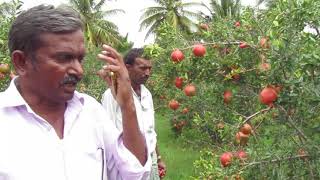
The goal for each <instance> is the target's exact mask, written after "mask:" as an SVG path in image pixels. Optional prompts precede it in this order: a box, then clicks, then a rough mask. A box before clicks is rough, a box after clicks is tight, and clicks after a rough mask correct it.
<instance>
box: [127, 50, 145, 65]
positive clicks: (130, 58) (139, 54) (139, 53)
mask: <svg viewBox="0 0 320 180" xmlns="http://www.w3.org/2000/svg"><path fill="white" fill-rule="evenodd" d="M143 53H144V49H143V48H132V49H130V51H129V52H128V53H127V54H126V56H125V57H124V63H125V64H133V63H134V61H135V59H136V58H144V59H146V60H149V58H146V57H144V54H143Z"/></svg>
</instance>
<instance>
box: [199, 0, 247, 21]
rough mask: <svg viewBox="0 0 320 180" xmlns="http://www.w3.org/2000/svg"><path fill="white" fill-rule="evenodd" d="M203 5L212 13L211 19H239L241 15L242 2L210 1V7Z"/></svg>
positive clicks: (233, 0)
mask: <svg viewBox="0 0 320 180" xmlns="http://www.w3.org/2000/svg"><path fill="white" fill-rule="evenodd" d="M203 5H204V6H205V7H206V8H207V9H208V11H210V13H211V18H225V17H230V18H231V17H232V18H238V17H239V15H240V8H241V3H240V0H210V6H209V7H208V6H207V5H205V4H204V3H203Z"/></svg>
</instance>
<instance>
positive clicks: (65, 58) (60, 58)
mask: <svg viewBox="0 0 320 180" xmlns="http://www.w3.org/2000/svg"><path fill="white" fill-rule="evenodd" d="M72 59H73V56H72V55H69V54H61V55H58V56H57V60H58V61H61V62H67V61H70V60H72Z"/></svg>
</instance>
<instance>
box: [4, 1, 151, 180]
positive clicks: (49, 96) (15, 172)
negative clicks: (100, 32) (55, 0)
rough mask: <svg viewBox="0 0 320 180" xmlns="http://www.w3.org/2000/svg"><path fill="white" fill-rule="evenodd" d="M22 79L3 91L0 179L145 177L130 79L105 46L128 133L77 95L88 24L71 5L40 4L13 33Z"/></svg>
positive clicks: (107, 68) (12, 49) (115, 54)
mask: <svg viewBox="0 0 320 180" xmlns="http://www.w3.org/2000/svg"><path fill="white" fill-rule="evenodd" d="M9 49H10V53H11V59H12V64H13V66H14V68H15V71H16V72H17V74H18V76H17V77H16V78H14V79H13V80H12V81H11V83H10V86H9V88H8V89H7V90H6V91H4V92H0V146H1V148H0V180H106V179H109V180H116V179H126V180H133V179H148V178H149V171H150V168H151V158H150V156H149V152H148V149H147V147H148V145H147V143H148V141H146V139H145V138H144V135H143V134H142V133H141V132H140V130H139V125H138V122H137V116H136V110H135V106H134V100H133V96H132V90H131V84H130V81H129V74H128V71H127V69H126V67H125V64H124V62H123V59H122V57H121V55H120V54H119V53H118V52H117V51H116V50H114V49H113V48H111V47H109V46H106V45H104V46H103V51H102V52H101V53H100V54H98V58H99V59H100V60H102V61H103V62H105V63H107V64H108V66H104V68H103V72H105V73H106V74H109V73H111V72H113V73H114V74H115V75H116V76H115V77H116V79H115V80H114V82H116V83H117V86H113V84H114V82H113V83H111V78H110V77H109V76H105V77H104V79H105V80H106V81H107V83H108V84H109V87H111V88H112V89H114V90H113V92H117V93H113V95H114V97H115V99H116V101H117V102H118V104H119V106H120V109H121V112H122V118H123V119H122V121H123V122H124V123H123V127H122V128H123V131H122V132H120V131H118V130H117V129H116V127H115V126H114V124H113V123H111V122H110V120H108V117H109V116H108V114H106V112H105V110H104V109H103V107H102V106H101V105H100V104H99V103H98V102H97V101H96V100H95V99H94V98H92V97H90V96H88V95H86V94H82V93H78V92H76V91H75V89H76V85H77V83H78V82H79V81H80V80H81V78H82V76H83V68H82V60H83V59H84V56H85V43H84V34H83V24H82V22H81V20H80V16H79V14H78V13H76V12H75V11H74V10H72V9H71V8H67V7H57V8H55V7H53V6H50V5H49V6H44V5H40V6H36V7H33V8H31V9H29V10H27V11H25V12H22V13H21V14H20V15H19V16H18V17H17V18H16V19H15V21H14V22H13V24H12V27H11V29H10V32H9Z"/></svg>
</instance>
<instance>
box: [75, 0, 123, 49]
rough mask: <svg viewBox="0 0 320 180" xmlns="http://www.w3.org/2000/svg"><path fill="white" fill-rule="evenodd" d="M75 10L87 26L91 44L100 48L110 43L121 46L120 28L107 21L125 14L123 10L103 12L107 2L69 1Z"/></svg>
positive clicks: (101, 0) (90, 0)
mask: <svg viewBox="0 0 320 180" xmlns="http://www.w3.org/2000/svg"><path fill="white" fill-rule="evenodd" d="M69 1H70V3H71V5H72V6H73V8H74V9H75V10H77V11H78V12H79V13H80V15H81V18H82V20H83V22H84V25H85V33H86V39H87V41H88V42H89V44H91V45H94V46H99V45H101V44H103V43H108V44H110V45H113V46H117V45H119V44H121V40H120V35H119V32H118V27H117V26H116V25H115V24H114V23H112V22H110V21H108V20H106V17H108V16H111V15H115V14H118V13H124V11H123V10H121V9H111V10H106V11H102V7H103V5H105V2H106V1H105V0H99V2H97V3H96V2H95V1H94V0H69Z"/></svg>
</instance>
